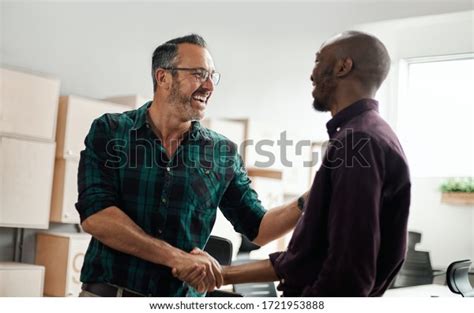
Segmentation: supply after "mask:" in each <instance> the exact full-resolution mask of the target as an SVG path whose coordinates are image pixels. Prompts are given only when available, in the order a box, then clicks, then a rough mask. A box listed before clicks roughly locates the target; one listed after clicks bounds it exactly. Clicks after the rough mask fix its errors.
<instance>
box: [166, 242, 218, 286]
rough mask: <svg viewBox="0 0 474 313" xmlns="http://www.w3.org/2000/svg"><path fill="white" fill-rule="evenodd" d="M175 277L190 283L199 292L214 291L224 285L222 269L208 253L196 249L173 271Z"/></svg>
mask: <svg viewBox="0 0 474 313" xmlns="http://www.w3.org/2000/svg"><path fill="white" fill-rule="evenodd" d="M172 273H173V276H174V277H176V278H178V279H180V280H182V281H184V282H186V283H188V284H189V285H191V286H192V287H193V288H195V289H196V290H197V291H198V292H205V291H214V289H216V288H220V287H221V286H222V283H223V277H222V268H221V266H220V265H219V263H218V262H217V261H216V260H215V259H214V258H213V257H211V256H210V255H209V254H207V253H206V252H204V251H202V250H200V249H198V248H194V250H193V251H191V253H189V254H188V255H187V256H186V257H184V258H182V259H181V260H180V262H178V264H176V266H175V267H174V268H173V270H172Z"/></svg>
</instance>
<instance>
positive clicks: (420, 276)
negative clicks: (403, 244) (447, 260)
mask: <svg viewBox="0 0 474 313" xmlns="http://www.w3.org/2000/svg"><path fill="white" fill-rule="evenodd" d="M420 241H421V234H420V233H417V232H409V233H408V249H407V255H406V259H405V262H404V263H403V266H402V267H401V269H400V272H399V273H398V275H397V277H396V278H395V280H394V282H393V284H392V286H391V288H399V287H409V286H418V285H429V284H432V283H433V278H434V276H433V267H432V266H431V260H430V253H429V252H427V251H418V250H415V245H416V244H417V243H419V242H420Z"/></svg>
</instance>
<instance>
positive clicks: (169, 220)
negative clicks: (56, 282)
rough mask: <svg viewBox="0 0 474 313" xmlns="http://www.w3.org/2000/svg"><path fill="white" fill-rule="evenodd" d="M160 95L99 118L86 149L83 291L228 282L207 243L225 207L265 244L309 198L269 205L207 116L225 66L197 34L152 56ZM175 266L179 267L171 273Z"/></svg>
mask: <svg viewBox="0 0 474 313" xmlns="http://www.w3.org/2000/svg"><path fill="white" fill-rule="evenodd" d="M152 77H153V88H154V97H153V101H151V102H148V103H146V104H145V105H143V106H142V107H141V108H139V109H137V110H133V111H128V112H125V113H122V114H105V115H103V116H102V117H100V118H98V119H96V120H95V121H94V122H93V124H92V126H91V129H90V132H89V134H88V135H87V137H86V139H85V145H86V148H85V150H84V151H82V152H81V160H80V165H79V175H78V185H79V199H78V202H77V204H76V208H77V210H78V212H79V214H80V217H81V225H82V227H83V229H84V230H85V231H86V232H88V233H90V234H91V235H92V236H93V238H92V240H91V243H90V245H89V248H88V250H87V253H86V255H85V259H84V265H83V268H82V272H81V281H82V282H83V291H82V293H81V296H186V295H188V296H197V295H200V294H199V292H202V291H205V290H211V291H212V290H214V289H215V288H216V287H217V288H218V287H220V286H221V284H222V282H223V279H222V273H221V267H220V266H219V264H218V263H217V261H216V260H214V259H213V258H212V257H210V256H209V255H207V254H206V253H204V252H202V251H201V250H200V249H202V248H203V247H204V246H205V244H206V242H207V240H208V238H209V235H210V232H211V230H212V227H213V224H214V221H215V217H216V210H217V207H218V206H219V208H220V210H221V211H222V212H223V214H224V216H225V217H226V218H227V219H228V220H229V221H230V222H231V223H232V224H233V226H234V228H235V229H236V230H237V231H239V232H240V233H243V234H245V235H246V236H247V237H248V238H250V239H252V240H253V242H254V243H256V244H259V245H264V244H266V243H268V242H270V241H272V240H274V239H276V238H278V237H280V236H282V235H283V234H285V233H286V232H288V231H289V230H290V229H292V228H293V227H294V225H295V224H296V222H297V220H298V218H299V217H300V208H301V206H302V202H303V201H304V198H303V197H300V199H299V201H294V202H292V203H290V204H288V205H284V206H280V207H277V208H274V209H272V210H269V211H265V209H264V208H263V207H262V205H261V203H260V201H259V200H258V197H257V194H256V192H255V191H254V190H253V189H252V188H251V187H250V180H249V178H248V176H247V173H246V171H245V168H244V165H243V162H242V159H241V157H240V156H239V154H238V152H237V146H236V144H234V143H232V142H231V141H229V140H228V139H227V138H225V137H224V136H222V135H220V134H218V133H216V132H214V131H211V130H209V129H206V128H204V127H202V126H201V125H200V123H199V120H201V119H202V118H203V117H204V112H205V109H206V106H207V103H208V100H209V98H210V96H211V95H212V92H213V90H214V87H215V86H216V85H217V84H218V83H219V78H220V75H219V74H218V73H217V72H216V71H215V68H214V63H213V60H212V58H211V55H210V54H209V51H208V50H207V49H206V43H205V41H204V39H202V38H201V37H200V36H198V35H189V36H185V37H180V38H176V39H173V40H170V41H168V42H166V43H164V44H163V45H160V46H159V47H158V48H156V50H155V52H154V53H153V58H152ZM172 269H173V272H172Z"/></svg>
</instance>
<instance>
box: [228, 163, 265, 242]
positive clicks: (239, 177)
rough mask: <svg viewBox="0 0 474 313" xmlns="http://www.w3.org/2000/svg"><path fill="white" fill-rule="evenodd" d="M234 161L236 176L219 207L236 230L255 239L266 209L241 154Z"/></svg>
mask: <svg viewBox="0 0 474 313" xmlns="http://www.w3.org/2000/svg"><path fill="white" fill-rule="evenodd" d="M234 161H235V162H234V177H233V179H232V180H231V182H230V184H229V186H228V187H227V189H226V191H225V193H224V195H223V197H222V199H221V202H220V204H219V208H220V210H221V211H222V213H223V214H224V216H225V217H226V218H227V219H228V220H229V221H230V222H231V223H232V225H233V226H234V229H235V231H237V232H239V233H241V234H244V235H245V236H247V238H248V239H250V240H253V239H255V237H257V235H258V231H259V228H260V223H261V221H262V218H263V216H264V215H265V213H266V210H265V209H264V208H263V206H262V203H261V201H260V200H259V199H258V195H257V192H256V191H255V190H254V189H253V188H252V187H251V186H250V183H251V181H250V179H249V177H248V175H247V171H246V170H245V167H244V165H243V161H242V158H241V157H240V155H238V154H236V156H235V159H234Z"/></svg>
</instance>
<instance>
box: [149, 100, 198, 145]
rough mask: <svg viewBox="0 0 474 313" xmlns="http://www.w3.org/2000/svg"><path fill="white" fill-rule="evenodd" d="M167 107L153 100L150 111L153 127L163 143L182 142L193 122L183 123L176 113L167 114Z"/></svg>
mask: <svg viewBox="0 0 474 313" xmlns="http://www.w3.org/2000/svg"><path fill="white" fill-rule="evenodd" d="M166 107H168V106H160V105H159V104H158V103H156V102H155V100H153V103H152V104H151V106H150V108H149V109H148V112H149V115H150V119H151V122H152V123H153V127H154V128H155V130H156V131H157V132H158V134H157V135H158V136H159V137H160V139H161V141H162V142H166V143H167V142H171V141H181V139H182V136H183V134H184V133H186V132H187V131H188V130H189V128H190V127H191V121H185V122H183V121H182V120H181V119H180V118H179V117H178V116H176V115H175V114H173V113H174V112H167V110H165V108H166Z"/></svg>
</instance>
